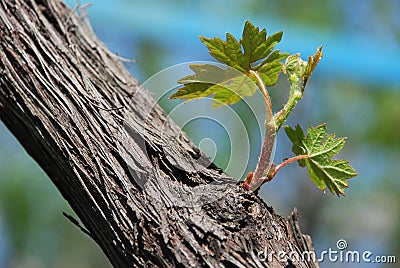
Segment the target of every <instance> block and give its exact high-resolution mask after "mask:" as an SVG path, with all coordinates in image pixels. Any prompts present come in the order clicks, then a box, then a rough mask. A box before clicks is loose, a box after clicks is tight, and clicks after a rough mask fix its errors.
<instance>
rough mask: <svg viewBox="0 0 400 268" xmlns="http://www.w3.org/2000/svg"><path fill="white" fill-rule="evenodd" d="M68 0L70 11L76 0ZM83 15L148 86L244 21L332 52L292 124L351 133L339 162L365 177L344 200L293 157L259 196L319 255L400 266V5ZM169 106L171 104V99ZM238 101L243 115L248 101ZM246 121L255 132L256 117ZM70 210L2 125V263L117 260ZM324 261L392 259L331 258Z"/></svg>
mask: <svg viewBox="0 0 400 268" xmlns="http://www.w3.org/2000/svg"><path fill="white" fill-rule="evenodd" d="M67 3H68V5H69V6H70V7H73V6H74V4H75V1H67ZM86 11H87V12H88V15H89V19H90V21H91V23H92V26H93V28H94V30H95V32H96V34H97V35H98V36H99V38H100V39H101V40H102V41H103V42H104V43H105V44H106V45H107V46H108V47H109V48H110V49H111V51H113V52H115V53H118V54H119V55H121V56H123V57H125V58H131V59H137V63H130V64H129V66H128V67H129V68H130V71H131V72H132V74H133V76H134V77H136V78H138V80H139V81H141V82H144V81H145V80H146V79H147V78H148V77H150V76H151V75H153V74H154V73H156V72H158V71H160V70H162V69H163V68H166V67H169V66H172V65H174V64H178V63H182V62H187V61H194V60H211V58H210V56H209V55H208V52H207V49H206V48H205V46H204V45H203V44H201V42H200V41H199V40H198V38H197V36H199V35H201V36H207V37H213V36H218V37H220V38H224V35H225V32H231V33H233V34H234V35H235V36H236V37H240V34H241V31H242V28H243V24H244V21H245V20H246V19H249V20H251V21H252V22H253V23H254V24H255V25H256V26H260V27H262V28H264V27H265V28H267V30H268V31H269V33H273V32H276V31H279V30H283V31H284V37H283V41H282V42H281V44H280V45H279V48H280V49H281V50H283V51H287V52H290V53H297V52H300V53H301V55H302V56H303V58H306V57H307V56H309V55H311V54H312V53H313V52H314V51H315V49H316V47H317V46H319V45H321V44H322V45H323V46H324V53H325V54H324V58H323V59H322V61H321V62H320V65H319V66H318V68H317V69H316V72H315V74H313V76H312V78H311V80H310V82H309V85H308V87H307V89H306V93H305V97H304V99H303V100H302V101H301V102H300V103H299V105H298V106H297V107H296V109H295V112H294V114H293V115H291V117H290V118H289V120H288V122H287V124H288V125H291V126H294V125H295V124H297V123H298V124H300V125H301V126H302V127H303V128H305V127H307V126H309V125H317V124H320V123H323V122H327V124H328V131H329V132H334V133H336V134H337V136H338V137H341V136H347V137H348V140H347V144H346V146H345V149H344V151H343V152H342V153H341V154H340V156H339V157H340V158H344V159H348V160H349V161H350V163H351V164H352V165H353V166H354V167H355V168H356V170H357V171H358V173H359V176H358V177H356V178H355V179H353V180H351V181H350V188H349V189H347V190H346V197H344V198H337V197H335V196H332V195H331V194H329V193H326V194H323V193H321V191H319V190H318V189H317V188H316V187H315V186H314V185H313V184H312V183H311V182H310V180H309V178H308V175H307V171H306V170H303V169H300V167H298V166H297V164H295V165H292V166H289V167H288V168H285V169H284V170H282V171H281V172H280V174H278V176H277V177H276V178H275V179H274V180H273V181H272V182H270V183H269V184H267V185H264V186H263V187H262V189H261V192H260V195H261V196H262V197H263V198H264V200H265V201H266V203H267V204H269V205H272V206H273V207H274V209H275V211H276V212H277V213H279V214H281V215H284V216H287V215H288V214H289V213H290V212H291V210H292V209H293V207H297V208H298V210H299V213H300V223H301V225H302V226H301V227H302V230H303V232H304V233H308V234H310V235H311V236H312V237H313V242H314V246H315V248H316V251H317V253H319V252H321V251H323V250H328V249H329V248H332V250H337V247H336V242H337V240H339V239H345V240H346V241H347V243H348V248H347V249H348V250H358V251H360V252H362V251H365V250H369V251H371V252H373V254H374V255H373V256H376V255H396V258H397V262H400V254H399V253H400V195H399V194H398V193H399V190H400V176H399V175H400V173H399V171H398V170H397V167H399V160H400V143H399V142H398V138H399V132H400V105H399V104H400V16H399V14H400V1H397V0H392V1H390V0H382V1H378V0H376V1H372V0H371V1H370V0H355V1H345V0H328V1H318V0H307V1H305V0H304V1H289V0H281V1H261V0H245V1H233V0H232V1H211V0H206V1H185V0H175V1H161V0H158V1H127V0H126V1H123V0H118V1H112V2H111V1H94V3H93V5H92V6H91V7H89V8H88V9H87V10H86ZM286 86H287V84H286V83H285V81H284V80H282V81H280V82H279V84H278V86H277V87H276V88H274V89H272V90H271V95H272V98H273V100H274V104H275V108H276V109H279V108H280V107H281V105H282V104H283V103H284V102H285V101H286V98H287V96H288V92H287V89H286ZM161 105H162V106H163V107H164V108H165V109H166V110H169V109H170V107H169V105H171V104H170V103H168V102H167V101H163V102H161ZM186 105H188V106H189V105H190V103H188V104H186ZM209 108H210V107H209V106H208V107H206V109H209ZM233 108H234V109H235V111H237V112H238V113H239V114H243V113H244V112H243V111H246V107H244V105H243V104H242V103H239V104H237V105H234V107H233ZM244 114H245V113H244ZM247 127H248V131H249V135H250V136H251V137H257V135H256V134H257V133H256V134H253V133H252V131H254V130H253V129H252V126H251V124H250V125H248V126H247ZM185 131H186V132H187V134H188V135H189V136H190V137H191V138H192V139H193V140H194V142H195V143H197V142H199V141H200V140H201V139H202V138H204V137H208V136H207V135H209V133H207V131H209V130H208V128H207V127H205V126H204V125H202V124H198V125H197V126H196V124H192V125H191V126H190V127H189V126H188V127H187V128H186V129H185ZM218 140H221V138H220V137H215V143H216V144H217V147H218V151H217V157H216V162H217V164H219V165H221V166H222V167H224V165H226V163H227V159H226V158H224V155H229V152H227V150H229V146H218V145H219V144H221V142H219V141H218ZM238 142H240V141H233V143H238ZM277 142H278V145H277V151H276V154H275V162H278V163H279V162H280V161H281V160H282V159H283V158H285V157H288V156H291V155H292V153H291V150H290V143H289V141H288V139H287V138H286V137H285V135H284V133H279V134H278V138H277ZM252 146H253V147H254V148H256V149H255V150H252V151H251V153H252V155H251V158H250V162H249V166H248V170H252V169H254V167H255V165H256V161H257V157H258V152H257V150H259V146H260V140H259V139H257V138H254V139H253V144H252ZM220 147H221V148H220ZM257 148H258V149H257ZM63 211H65V212H67V213H69V214H73V213H72V212H71V209H70V208H69V206H68V204H66V202H65V201H64V200H63V198H62V197H61V196H60V194H59V193H58V192H57V190H56V188H55V187H54V186H53V185H52V184H51V182H50V180H49V179H48V178H47V177H46V175H45V174H44V173H43V172H42V171H41V170H40V169H39V167H38V166H37V165H36V164H35V163H34V162H33V160H32V159H31V158H30V157H29V156H28V155H27V154H26V153H25V151H24V150H23V149H22V148H21V146H20V145H19V144H18V142H17V141H16V140H15V139H14V138H13V137H12V136H11V134H10V133H9V132H8V131H7V130H6V129H5V127H4V125H2V124H0V267H12V268H16V267H110V264H109V263H108V261H107V259H106V258H105V257H104V256H103V255H102V254H101V252H100V249H99V248H98V247H97V246H96V245H95V244H94V243H93V242H92V241H91V240H90V239H89V238H88V237H86V236H85V235H84V234H82V233H81V232H80V231H79V230H78V229H77V228H76V227H75V226H73V225H72V224H71V223H70V222H68V221H67V220H66V219H65V218H64V217H63V216H62V212H63ZM321 267H396V265H395V264H391V265H390V264H377V263H375V264H372V263H371V264H366V263H363V262H362V263H340V262H336V263H333V262H329V261H324V262H323V263H321Z"/></svg>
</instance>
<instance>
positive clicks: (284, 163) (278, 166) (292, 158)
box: [264, 154, 310, 182]
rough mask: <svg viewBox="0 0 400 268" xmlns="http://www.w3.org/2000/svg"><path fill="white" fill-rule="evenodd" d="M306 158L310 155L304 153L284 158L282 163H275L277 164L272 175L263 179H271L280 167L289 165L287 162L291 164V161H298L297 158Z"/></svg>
mask: <svg viewBox="0 0 400 268" xmlns="http://www.w3.org/2000/svg"><path fill="white" fill-rule="evenodd" d="M308 158H310V156H308V155H306V154H302V155H297V156H294V157H291V158H289V159H286V160H285V161H283V162H282V163H280V164H279V165H277V166H276V167H275V169H274V172H273V173H272V175H268V176H267V177H266V178H265V179H264V182H268V181H271V180H272V179H273V178H274V177H275V175H276V173H278V171H279V170H280V169H281V168H283V167H284V166H287V165H289V164H291V163H293V162H296V161H298V160H301V159H308Z"/></svg>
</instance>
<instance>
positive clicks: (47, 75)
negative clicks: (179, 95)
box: [0, 0, 318, 267]
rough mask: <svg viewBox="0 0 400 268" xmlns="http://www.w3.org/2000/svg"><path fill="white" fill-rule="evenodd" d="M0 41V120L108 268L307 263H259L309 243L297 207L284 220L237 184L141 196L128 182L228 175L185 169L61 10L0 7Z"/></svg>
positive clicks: (175, 141)
mask: <svg viewBox="0 0 400 268" xmlns="http://www.w3.org/2000/svg"><path fill="white" fill-rule="evenodd" d="M0 38H1V39H0V93H1V94H0V118H1V120H2V121H3V122H4V124H5V125H6V126H7V127H8V129H9V130H10V131H11V132H12V133H13V134H14V135H15V136H16V137H17V139H18V140H19V141H20V143H21V144H22V146H23V147H24V148H25V149H26V151H27V152H28V153H29V154H30V155H31V156H32V158H33V159H34V160H35V161H37V163H38V164H39V165H40V166H41V167H42V168H43V170H44V171H45V172H46V173H47V175H48V176H49V178H50V179H51V181H52V182H53V183H54V184H55V185H56V186H57V188H58V189H59V191H60V192H61V193H62V195H63V197H64V198H65V199H66V200H67V201H68V202H69V204H70V205H71V207H72V208H73V210H74V211H75V212H76V214H77V216H78V217H79V219H80V220H81V221H82V223H83V224H84V226H85V228H86V229H85V228H83V227H82V230H84V231H85V232H86V233H87V234H88V235H89V236H90V237H92V238H93V239H94V240H95V241H96V242H97V244H98V245H99V246H100V247H101V249H102V250H103V251H104V253H105V254H106V255H107V257H108V258H109V260H110V262H111V263H112V264H113V265H114V266H115V267H140V266H159V267H175V266H178V267H179V266H193V267H198V266H206V267H207V266H209V267H268V266H269V267H284V266H287V267H294V266H295V267H318V264H317V263H315V262H313V261H305V262H300V263H295V262H294V260H293V261H291V258H293V255H291V256H289V255H285V256H284V259H285V261H284V262H281V261H279V260H278V255H277V254H274V255H273V258H270V259H268V260H265V261H264V260H263V257H265V256H262V255H259V252H264V251H265V249H266V252H267V253H271V252H272V251H274V252H279V251H282V250H283V251H285V252H288V253H289V252H297V253H298V254H300V255H301V254H302V253H303V252H304V251H313V247H312V242H311V239H310V237H309V236H306V235H303V234H302V233H301V232H300V229H299V227H298V222H297V213H296V212H293V214H292V215H291V216H290V217H289V219H288V220H286V219H284V218H282V217H281V216H278V215H276V214H275V213H274V211H273V209H272V208H271V207H268V206H267V205H266V204H265V203H264V202H263V201H262V200H261V199H260V198H259V197H257V196H256V195H255V194H253V193H249V192H247V191H245V190H244V189H242V188H241V187H240V186H239V185H237V186H234V187H233V189H231V191H229V192H227V193H226V196H225V197H224V198H221V199H218V200H217V201H214V202H212V203H209V204H205V205H202V206H198V207H179V206H174V204H171V203H169V202H168V200H166V201H165V202H160V201H159V200H158V199H157V198H156V196H157V195H161V192H162V190H163V189H161V188H160V187H159V188H157V186H155V188H154V189H153V190H154V192H153V193H154V195H149V194H148V193H146V192H145V191H143V190H142V188H141V187H140V185H139V184H138V183H137V182H136V181H137V179H138V178H139V179H144V180H146V179H148V178H149V177H152V178H154V177H156V178H157V179H160V180H162V181H163V182H166V183H167V184H168V183H170V184H177V183H178V184H181V185H188V186H189V187H194V186H196V185H200V184H205V183H210V182H211V181H215V180H218V179H220V178H221V176H222V177H227V176H225V175H224V174H223V172H222V171H221V170H220V169H218V168H217V167H215V166H214V165H209V166H208V167H207V168H205V169H203V170H200V171H196V169H194V167H193V165H194V164H193V163H196V160H198V159H199V157H201V154H200V153H199V150H198V149H197V148H195V146H194V145H193V144H192V143H191V142H190V141H189V139H188V138H187V137H185V136H184V135H183V134H181V133H180V131H179V129H178V127H177V126H176V125H175V124H174V123H173V122H171V121H170V120H169V119H168V118H167V116H166V115H165V114H164V113H163V111H162V110H161V109H160V108H159V107H158V106H155V107H150V104H151V103H152V102H153V100H152V97H151V95H150V94H149V93H148V92H147V91H146V90H140V91H138V89H139V85H138V82H137V81H136V80H135V79H134V78H133V77H131V75H130V74H129V73H128V71H126V70H125V69H124V67H123V65H122V64H121V62H120V60H119V58H118V57H117V56H115V55H113V54H112V53H110V52H109V51H108V50H107V49H106V48H105V46H104V45H103V44H102V43H101V42H99V40H98V39H97V38H96V36H95V35H94V33H93V32H92V30H91V28H90V26H89V24H88V23H85V21H84V20H82V19H81V18H80V17H78V15H76V14H75V12H71V10H69V9H68V8H67V7H66V5H65V4H64V3H62V2H61V1H59V0H56V1H53V0H28V1H22V0H1V6H0ZM134 93H135V94H134ZM132 97H133V98H132ZM131 98H132V100H131ZM149 108H150V110H149ZM130 109H131V110H130ZM128 111H131V112H132V116H131V120H132V122H131V126H133V127H132V128H131V129H130V130H129V129H127V128H124V118H125V116H126V114H127V113H128ZM149 111H150V114H151V117H150V119H151V120H147V122H145V118H144V117H143V115H144V114H148V113H149ZM162 127H164V129H163V132H162V133H160V131H159V130H160V129H161V128H162ZM129 132H131V133H129ZM124 142H125V143H126V142H127V144H128V145H129V146H130V148H131V150H129V148H128V150H127V149H126V148H127V145H126V144H125V145H124ZM129 146H128V147H129ZM171 156H172V157H171ZM174 156H175V157H174ZM177 156H179V157H177ZM178 162H179V163H178ZM177 163H178V164H179V165H180V166H183V167H185V170H189V171H184V170H182V169H179V168H177ZM149 166H150V167H151V169H150V171H149V168H148V167H149ZM135 177H136V178H135ZM281 257H282V255H281ZM292 262H293V264H292Z"/></svg>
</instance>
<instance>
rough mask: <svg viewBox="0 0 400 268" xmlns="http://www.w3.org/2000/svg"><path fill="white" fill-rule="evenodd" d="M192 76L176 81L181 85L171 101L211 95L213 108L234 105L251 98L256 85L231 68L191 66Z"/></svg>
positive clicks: (207, 65) (206, 65) (203, 65)
mask: <svg viewBox="0 0 400 268" xmlns="http://www.w3.org/2000/svg"><path fill="white" fill-rule="evenodd" d="M190 68H191V69H192V71H193V72H194V74H193V75H189V76H186V77H184V78H182V79H180V80H179V81H178V83H180V84H183V85H184V86H183V87H182V88H179V89H178V91H177V92H176V93H174V94H173V95H172V96H171V97H170V98H171V99H177V98H179V99H186V100H192V99H197V98H202V97H208V96H211V95H213V107H215V108H217V107H220V106H222V105H229V104H235V103H237V102H239V101H240V100H241V99H242V98H243V97H245V96H252V95H253V94H254V93H255V92H256V90H257V85H256V84H255V83H254V82H253V81H252V80H251V79H250V78H249V77H248V76H247V75H245V74H243V73H242V72H239V71H238V70H236V69H233V68H229V67H228V68H227V69H222V68H219V67H217V66H215V65H211V64H192V65H190Z"/></svg>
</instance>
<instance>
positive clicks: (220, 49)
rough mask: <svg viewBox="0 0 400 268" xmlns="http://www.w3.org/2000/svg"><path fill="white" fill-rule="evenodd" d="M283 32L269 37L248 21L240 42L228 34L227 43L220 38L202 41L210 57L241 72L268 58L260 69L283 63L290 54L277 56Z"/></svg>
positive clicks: (202, 38) (202, 39)
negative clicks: (277, 46)
mask: <svg viewBox="0 0 400 268" xmlns="http://www.w3.org/2000/svg"><path fill="white" fill-rule="evenodd" d="M282 35H283V33H282V32H277V33H275V34H273V35H271V36H268V37H267V31H266V30H265V29H262V30H261V31H260V29H259V28H258V27H255V26H254V25H253V24H252V23H251V22H249V21H246V23H245V25H244V29H243V33H242V38H241V39H240V42H239V41H237V40H236V38H235V37H234V36H233V35H231V34H230V33H227V34H226V41H223V40H222V39H220V38H218V37H214V38H206V37H200V40H201V41H202V42H203V43H204V44H205V45H206V46H207V48H208V50H209V52H210V55H211V56H213V57H214V58H215V59H217V60H218V61H220V62H223V63H226V64H227V65H228V66H230V67H233V68H236V69H238V70H240V71H241V72H246V71H249V70H251V69H252V65H253V64H254V63H255V62H257V61H259V60H262V59H264V58H266V57H268V55H269V54H271V52H272V54H271V56H272V55H273V56H272V57H271V58H270V59H269V60H268V61H266V62H263V63H262V64H260V65H259V66H258V68H260V67H261V66H262V65H264V64H266V63H270V62H272V61H282V60H284V59H285V58H286V57H287V56H288V54H287V53H279V51H278V53H277V54H276V53H275V51H273V50H274V47H275V45H276V44H277V43H279V42H280V41H281V39H282Z"/></svg>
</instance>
